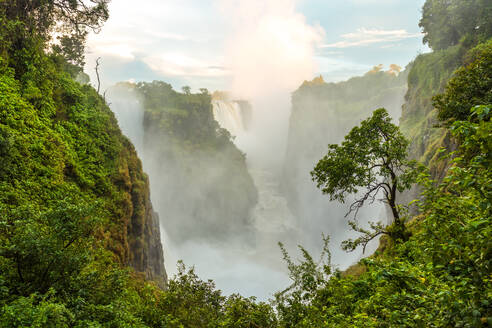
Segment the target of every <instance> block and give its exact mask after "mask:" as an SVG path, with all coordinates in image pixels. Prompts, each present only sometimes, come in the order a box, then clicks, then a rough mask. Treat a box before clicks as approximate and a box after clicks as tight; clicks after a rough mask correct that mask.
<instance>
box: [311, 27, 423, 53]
mask: <svg viewBox="0 0 492 328" xmlns="http://www.w3.org/2000/svg"><path fill="white" fill-rule="evenodd" d="M421 36H422V34H421V33H409V32H407V30H403V29H402V30H379V29H366V28H359V29H357V31H356V32H352V33H347V34H343V35H342V36H341V37H342V38H343V39H344V40H343V41H339V42H335V43H330V44H324V45H322V46H320V48H351V47H361V46H369V45H372V44H375V43H388V42H398V41H401V40H405V39H410V38H418V37H421Z"/></svg>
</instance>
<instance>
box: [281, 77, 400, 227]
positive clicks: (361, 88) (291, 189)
mask: <svg viewBox="0 0 492 328" xmlns="http://www.w3.org/2000/svg"><path fill="white" fill-rule="evenodd" d="M405 91H406V73H405V72H402V73H400V74H399V75H397V74H395V72H392V71H390V72H383V71H380V67H375V69H374V70H373V71H371V72H368V73H366V74H365V75H364V76H362V77H355V78H352V79H350V80H348V81H345V82H340V83H324V82H323V81H322V79H320V78H317V79H315V80H313V81H312V82H305V83H304V84H303V85H302V86H301V87H300V88H299V89H298V90H297V91H296V92H294V94H293V96H292V113H291V117H290V126H289V137H288V145H287V153H286V160H285V165H284V172H283V179H282V180H283V181H284V183H283V191H284V193H285V194H286V196H287V198H288V203H289V206H290V207H291V209H292V211H293V212H294V213H295V214H296V215H297V216H298V217H301V218H305V221H307V222H310V221H313V220H314V222H318V223H319V222H321V221H323V220H325V221H326V220H327V218H328V217H330V220H331V221H333V227H332V229H333V231H334V232H340V233H342V231H343V230H344V229H346V225H345V224H344V223H343V222H339V223H340V224H337V223H336V218H343V216H344V214H345V209H344V208H342V207H341V205H337V206H335V205H333V206H330V205H329V203H330V202H329V201H328V199H327V198H326V196H323V195H321V192H320V191H319V190H318V189H316V186H315V184H314V183H313V182H312V181H311V178H310V172H311V170H312V169H313V168H314V166H315V164H316V163H317V161H318V160H319V159H321V158H322V157H323V156H324V155H325V153H326V151H327V145H328V144H331V143H339V142H340V141H341V140H342V139H343V137H344V136H345V134H346V133H347V132H348V131H349V130H350V129H351V128H352V127H353V126H355V125H357V124H358V123H359V122H360V121H361V120H362V119H365V118H367V117H368V116H370V115H371V113H372V111H373V110H375V109H377V108H380V107H385V108H386V109H387V110H388V112H389V113H390V114H391V115H392V116H393V118H395V119H398V117H399V112H400V107H401V104H402V103H403V96H404V94H405ZM318 223H316V224H315V226H316V225H317V224H318ZM339 225H340V227H339V228H338V229H337V226H339ZM338 230H340V231H338Z"/></svg>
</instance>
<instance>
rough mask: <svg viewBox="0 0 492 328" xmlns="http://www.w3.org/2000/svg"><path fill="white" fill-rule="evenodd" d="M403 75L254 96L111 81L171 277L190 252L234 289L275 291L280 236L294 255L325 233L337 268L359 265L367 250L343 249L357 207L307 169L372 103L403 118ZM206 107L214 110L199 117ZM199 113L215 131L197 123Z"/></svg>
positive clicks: (209, 274)
mask: <svg viewBox="0 0 492 328" xmlns="http://www.w3.org/2000/svg"><path fill="white" fill-rule="evenodd" d="M405 81H406V77H405V72H402V73H400V74H398V73H397V72H391V71H387V72H384V71H375V72H368V73H367V74H366V75H365V76H363V77H357V78H354V79H351V80H349V81H346V82H341V83H336V84H335V83H324V82H323V81H322V79H321V81H320V78H317V79H315V80H313V81H312V82H305V83H304V84H302V86H300V87H299V88H298V90H297V91H295V92H294V93H292V94H291V93H289V92H283V90H273V92H272V94H262V95H260V96H258V97H254V98H253V99H247V100H236V99H235V98H234V96H233V95H230V94H229V95H226V94H225V93H218V92H217V93H214V94H213V95H209V94H185V93H178V92H175V91H174V90H172V87H171V86H170V85H168V84H165V83H162V82H159V83H157V82H153V83H139V84H136V85H135V84H131V83H122V84H119V85H117V86H115V87H112V88H110V89H109V90H108V93H107V97H108V102H109V103H110V106H111V108H112V110H113V111H114V112H115V114H116V117H117V119H118V122H119V124H120V127H121V129H122V130H123V132H124V133H125V134H126V135H127V136H128V137H129V138H130V139H131V141H132V142H133V144H134V145H135V147H136V149H137V152H138V154H139V156H140V158H141V159H142V162H143V167H144V170H145V172H146V173H147V174H148V175H149V179H150V186H151V198H152V202H153V205H154V207H155V209H156V210H157V212H158V213H159V216H160V220H161V230H162V231H161V235H162V240H163V249H164V257H165V263H166V270H167V272H168V274H169V275H170V276H172V275H173V274H174V273H175V272H176V266H175V265H176V262H177V260H183V261H184V262H185V264H186V265H194V266H195V268H196V270H197V272H198V274H199V275H200V276H201V277H202V278H204V279H213V280H214V281H215V282H216V284H217V287H218V288H220V289H222V290H223V291H224V293H225V294H231V293H236V292H237V293H240V294H242V295H244V296H253V295H254V296H256V297H258V298H259V299H268V298H269V297H271V296H272V294H273V293H274V292H276V291H280V290H282V289H284V288H286V287H287V286H288V285H289V283H290V281H289V278H288V275H287V268H286V265H285V263H284V262H283V261H282V256H281V252H280V249H279V247H278V242H282V243H283V244H284V245H285V246H286V248H287V250H288V251H289V252H290V253H291V254H295V255H297V245H303V246H305V247H306V248H307V249H308V250H309V251H310V252H312V254H313V255H315V256H317V255H318V253H319V251H320V249H321V243H322V238H321V236H322V234H325V235H328V236H330V238H331V251H332V255H333V259H332V261H333V264H335V266H338V268H340V269H345V268H347V267H348V266H349V265H351V264H353V263H355V262H356V261H357V260H358V259H359V258H361V256H362V255H363V254H362V253H361V251H355V252H353V253H346V252H343V251H342V250H341V249H340V242H341V241H342V240H344V239H347V238H349V237H354V234H353V233H352V232H351V231H350V230H349V228H348V225H347V220H346V218H344V215H345V214H346V212H347V209H348V204H341V203H338V202H330V201H329V199H328V197H327V196H324V195H322V194H321V192H320V191H319V190H318V189H317V188H316V186H315V184H314V183H313V182H312V181H311V177H310V174H309V173H310V171H311V170H312V169H313V167H314V165H315V164H316V162H317V160H319V159H320V158H321V157H322V156H323V155H324V152H326V149H327V148H326V147H327V144H328V143H338V142H340V141H341V140H342V139H343V136H344V135H345V134H346V133H347V132H348V131H349V130H350V128H351V127H352V126H354V125H355V124H357V123H358V122H360V120H362V119H364V118H366V117H367V116H369V115H370V113H371V112H372V110H373V109H375V108H378V107H383V106H384V107H386V108H387V109H388V110H389V112H390V113H392V115H393V116H394V118H395V119H397V118H398V116H399V112H400V107H401V104H402V103H403V95H404V93H405V90H406V82H405ZM368 86H370V87H369V88H368ZM369 93H370V94H371V95H372V96H369V95H368V94H369ZM207 108H208V109H207ZM201 111H203V112H204V113H207V114H206V115H205V114H204V115H205V116H203V117H199V118H198V117H197V118H196V119H195V118H193V117H192V116H193V115H198V114H197V113H200V112H201ZM207 115H208V116H210V117H209V118H211V119H212V121H213V122H212V121H211V122H208V121H207V120H208V119H209V118H207V117H208V116H207ZM195 120H196V122H201V123H197V124H201V125H203V126H210V128H209V129H208V130H207V129H206V128H203V127H202V129H198V128H197V127H196V126H195V125H194V124H195V123H194V122H195ZM175 125H177V130H176V129H174V128H176V126H175ZM173 127H174V128H173ZM221 128H223V129H226V130H227V131H228V132H229V134H230V140H232V141H233V144H232V142H230V140H229V135H226V136H225V139H227V141H224V140H225V139H224V140H223V138H222V137H223V136H222V134H223V133H225V132H223V130H222V129H221ZM202 130H203V131H202ZM197 136H198V137H199V139H195V138H196V137H197ZM238 149H239V150H238ZM368 220H372V221H378V220H383V221H384V220H386V214H385V210H384V208H383V207H382V205H381V204H374V205H372V206H368V207H366V208H364V209H363V210H362V211H361V212H360V214H359V222H360V223H361V224H362V225H364V224H365V223H366V222H367V221H368ZM375 247H377V241H375V242H373V243H372V245H371V246H370V247H369V249H368V250H366V252H367V254H366V255H368V254H370V251H371V249H372V250H374V249H375Z"/></svg>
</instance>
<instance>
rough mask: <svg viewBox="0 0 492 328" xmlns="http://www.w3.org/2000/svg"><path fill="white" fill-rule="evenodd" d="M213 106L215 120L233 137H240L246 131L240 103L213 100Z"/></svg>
mask: <svg viewBox="0 0 492 328" xmlns="http://www.w3.org/2000/svg"><path fill="white" fill-rule="evenodd" d="M212 106H213V113H214V118H215V120H216V121H217V123H219V125H220V126H221V127H222V128H224V129H226V130H227V131H229V133H230V134H231V135H233V136H238V135H240V134H241V133H243V132H244V131H245V124H244V118H243V116H244V114H243V110H242V108H241V106H240V104H239V103H238V102H236V101H226V100H212Z"/></svg>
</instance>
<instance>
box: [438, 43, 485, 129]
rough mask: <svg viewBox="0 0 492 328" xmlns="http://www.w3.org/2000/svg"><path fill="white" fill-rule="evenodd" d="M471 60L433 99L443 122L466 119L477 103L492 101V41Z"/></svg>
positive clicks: (469, 59)
mask: <svg viewBox="0 0 492 328" xmlns="http://www.w3.org/2000/svg"><path fill="white" fill-rule="evenodd" d="M467 62H468V63H467V64H466V65H465V66H463V67H461V68H459V69H458V70H457V71H456V72H455V73H454V75H453V77H452V78H451V80H450V81H449V83H448V85H447V86H446V90H445V92H444V93H442V94H439V95H437V96H435V97H434V98H433V101H434V102H433V105H434V106H435V107H436V108H437V109H438V118H439V119H440V120H441V121H446V122H448V123H451V122H452V121H455V120H466V119H467V118H468V116H469V113H470V108H472V107H473V106H476V105H487V104H490V103H492V40H490V41H488V42H486V43H484V44H482V45H480V46H478V47H476V48H475V49H473V51H471V52H470V55H469V56H468V58H467Z"/></svg>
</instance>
